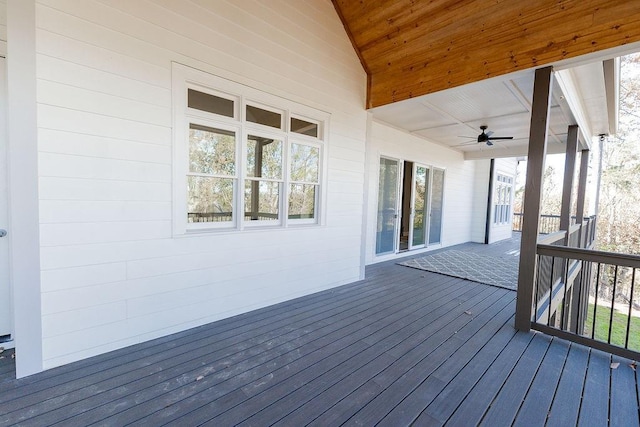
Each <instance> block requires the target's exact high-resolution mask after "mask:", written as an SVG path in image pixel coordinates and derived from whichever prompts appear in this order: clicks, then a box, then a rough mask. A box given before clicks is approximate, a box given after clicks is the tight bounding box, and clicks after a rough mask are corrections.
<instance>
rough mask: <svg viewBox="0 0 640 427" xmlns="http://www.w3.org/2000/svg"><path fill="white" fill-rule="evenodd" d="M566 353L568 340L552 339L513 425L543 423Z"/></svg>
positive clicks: (523, 426)
mask: <svg viewBox="0 0 640 427" xmlns="http://www.w3.org/2000/svg"><path fill="white" fill-rule="evenodd" d="M568 353H569V343H568V342H566V341H564V340H560V339H554V340H553V341H552V342H551V345H550V346H549V350H548V351H547V354H546V355H545V356H544V359H543V360H542V363H541V364H540V367H539V368H538V372H537V374H536V376H535V378H534V380H533V382H532V383H531V386H530V387H529V390H528V392H527V394H526V396H525V398H524V402H523V403H522V406H521V407H520V410H519V412H518V415H517V417H516V420H515V423H514V425H515V426H522V427H526V426H531V425H544V423H545V422H546V420H547V416H548V415H549V410H550V408H551V403H552V402H553V396H554V395H555V392H556V389H557V387H558V383H559V381H560V375H561V374H562V369H563V368H564V365H565V362H566V360H567V355H568Z"/></svg>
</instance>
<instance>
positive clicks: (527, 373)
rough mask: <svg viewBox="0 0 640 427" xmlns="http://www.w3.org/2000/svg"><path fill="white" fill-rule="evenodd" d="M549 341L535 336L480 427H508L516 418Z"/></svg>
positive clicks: (492, 403)
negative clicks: (501, 426) (504, 426)
mask: <svg viewBox="0 0 640 427" xmlns="http://www.w3.org/2000/svg"><path fill="white" fill-rule="evenodd" d="M550 344H551V339H550V338H548V337H543V336H541V335H536V336H535V337H534V338H533V340H532V342H531V345H530V346H529V347H528V348H527V350H526V351H525V352H524V354H523V355H522V357H521V358H520V360H519V361H518V363H517V364H516V366H515V368H514V369H513V371H511V374H510V375H509V377H508V378H507V380H506V381H505V383H504V385H503V387H502V389H501V390H500V392H499V393H498V395H497V396H496V398H495V399H494V400H493V402H491V407H490V408H489V410H488V411H487V412H486V414H485V415H484V417H483V419H482V422H481V423H480V425H482V426H487V427H488V426H496V425H510V424H511V423H512V422H513V420H514V419H515V417H516V414H517V413H518V410H519V409H520V405H521V403H522V401H523V400H524V397H525V395H526V393H527V391H528V390H529V387H530V386H531V383H532V382H533V379H534V378H535V376H536V373H537V372H538V368H539V367H540V364H541V363H542V360H543V358H544V356H545V355H546V353H547V351H548V350H549V347H550Z"/></svg>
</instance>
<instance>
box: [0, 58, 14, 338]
mask: <svg viewBox="0 0 640 427" xmlns="http://www.w3.org/2000/svg"><path fill="white" fill-rule="evenodd" d="M6 65H7V60H6V59H5V58H4V57H1V56H0V138H2V140H1V141H0V173H1V174H2V176H1V177H0V345H2V347H5V348H11V347H13V339H12V337H13V335H14V334H13V295H12V288H11V267H10V262H9V256H10V245H9V237H8V236H6V233H7V229H8V228H9V211H8V209H9V185H8V179H9V176H8V173H7V165H8V163H7V148H8V144H7V132H6V130H7V128H6V113H7V86H6V82H7V72H6V70H7V69H6Z"/></svg>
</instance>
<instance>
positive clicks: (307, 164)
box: [291, 144, 320, 182]
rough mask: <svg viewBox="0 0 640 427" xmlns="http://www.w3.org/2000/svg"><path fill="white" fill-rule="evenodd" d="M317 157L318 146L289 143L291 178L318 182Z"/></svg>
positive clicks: (318, 152)
mask: <svg viewBox="0 0 640 427" xmlns="http://www.w3.org/2000/svg"><path fill="white" fill-rule="evenodd" d="M319 159H320V150H319V149H318V147H312V146H310V145H303V144H291V180H292V181H303V182H318V165H319V163H320V160H319Z"/></svg>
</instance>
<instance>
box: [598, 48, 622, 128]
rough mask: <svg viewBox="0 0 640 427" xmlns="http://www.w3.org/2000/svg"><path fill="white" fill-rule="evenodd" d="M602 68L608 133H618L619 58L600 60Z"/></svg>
mask: <svg viewBox="0 0 640 427" xmlns="http://www.w3.org/2000/svg"><path fill="white" fill-rule="evenodd" d="M602 67H603V69H604V88H605V92H606V97H607V114H608V115H609V117H608V118H609V134H611V135H615V134H616V133H618V117H619V114H620V112H619V108H620V58H619V57H618V58H613V59H608V60H606V61H602Z"/></svg>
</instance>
